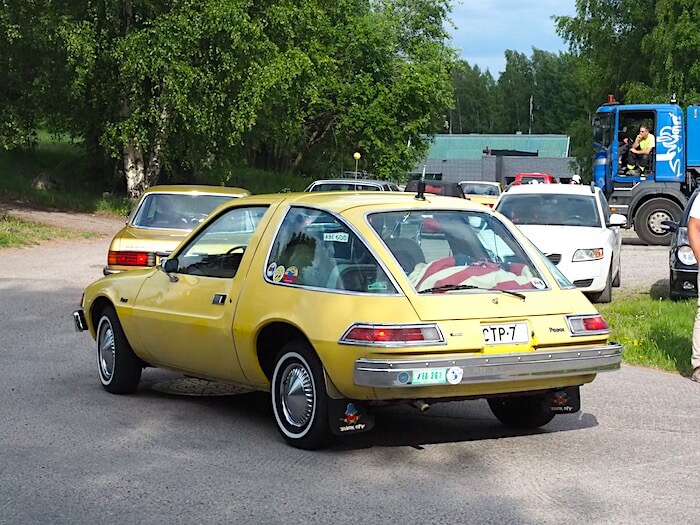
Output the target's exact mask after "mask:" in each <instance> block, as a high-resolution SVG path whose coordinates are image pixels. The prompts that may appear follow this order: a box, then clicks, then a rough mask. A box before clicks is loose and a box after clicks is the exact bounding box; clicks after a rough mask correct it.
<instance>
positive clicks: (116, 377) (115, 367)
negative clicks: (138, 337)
mask: <svg viewBox="0 0 700 525" xmlns="http://www.w3.org/2000/svg"><path fill="white" fill-rule="evenodd" d="M96 340H97V371H98V372H99V374H100V382H101V383H102V386H103V387H104V389H105V390H107V391H108V392H111V393H112V394H131V393H132V392H134V391H135V390H136V388H137V387H138V386H139V381H140V380H141V368H142V366H141V361H140V360H139V358H138V357H136V355H135V354H134V351H133V350H132V349H131V346H130V345H129V341H127V340H126V336H125V335H124V330H123V329H122V325H121V323H120V322H119V317H117V312H116V311H115V310H114V308H112V307H111V306H108V307H107V308H105V309H104V310H103V311H102V312H101V313H100V317H99V321H98V322H97V337H96Z"/></svg>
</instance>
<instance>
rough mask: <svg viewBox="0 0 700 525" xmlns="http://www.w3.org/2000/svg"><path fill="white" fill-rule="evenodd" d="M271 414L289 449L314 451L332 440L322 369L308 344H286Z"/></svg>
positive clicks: (277, 367)
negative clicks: (292, 447)
mask: <svg viewBox="0 0 700 525" xmlns="http://www.w3.org/2000/svg"><path fill="white" fill-rule="evenodd" d="M272 412H273V414H274V416H275V422H276V423H277V429H278V430H279V431H280V433H281V434H282V437H283V438H284V439H285V441H286V442H287V443H289V444H290V445H292V446H294V447H297V448H302V449H307V450H313V449H317V448H320V447H322V446H324V445H325V444H326V443H327V442H328V441H329V439H330V436H331V433H330V426H329V423H328V398H327V394H326V387H325V381H324V377H323V365H322V364H321V361H320V360H319V358H318V356H316V354H315V353H314V352H313V350H312V349H311V348H310V347H309V345H308V344H306V343H304V342H300V341H293V342H290V343H287V344H286V345H285V346H284V347H283V348H282V350H281V351H280V353H279V355H278V357H277V361H276V364H275V370H274V372H273V374H272Z"/></svg>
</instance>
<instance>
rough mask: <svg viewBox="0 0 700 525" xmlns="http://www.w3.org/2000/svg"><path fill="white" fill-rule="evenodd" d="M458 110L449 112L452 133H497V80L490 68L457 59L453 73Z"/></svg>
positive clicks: (449, 130)
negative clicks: (495, 98) (495, 103)
mask: <svg viewBox="0 0 700 525" xmlns="http://www.w3.org/2000/svg"><path fill="white" fill-rule="evenodd" d="M452 85H453V88H454V92H455V109H454V111H448V113H449V119H448V120H449V123H450V125H449V129H448V130H446V131H448V132H451V133H493V132H494V126H495V106H494V100H493V97H494V90H495V82H494V80H493V77H492V76H491V73H490V72H489V71H488V70H487V71H486V72H485V73H482V72H481V70H480V69H479V67H478V66H473V67H472V66H470V65H469V64H468V63H467V62H466V61H464V60H460V61H459V62H457V64H456V66H455V68H454V71H453V73H452Z"/></svg>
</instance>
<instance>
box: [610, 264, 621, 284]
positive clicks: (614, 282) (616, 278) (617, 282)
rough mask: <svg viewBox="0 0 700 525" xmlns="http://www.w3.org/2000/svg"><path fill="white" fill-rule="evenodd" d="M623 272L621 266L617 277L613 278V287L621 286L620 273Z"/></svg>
mask: <svg viewBox="0 0 700 525" xmlns="http://www.w3.org/2000/svg"><path fill="white" fill-rule="evenodd" d="M621 273H622V267H621V266H620V267H619V268H618V269H617V273H616V274H615V278H614V279H613V282H612V285H613V288H619V287H620V274H621Z"/></svg>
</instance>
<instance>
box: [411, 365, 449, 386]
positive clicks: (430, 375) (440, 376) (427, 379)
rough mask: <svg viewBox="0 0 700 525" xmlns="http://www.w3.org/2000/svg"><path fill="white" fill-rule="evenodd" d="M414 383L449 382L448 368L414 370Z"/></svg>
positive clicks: (433, 383) (435, 383)
mask: <svg viewBox="0 0 700 525" xmlns="http://www.w3.org/2000/svg"><path fill="white" fill-rule="evenodd" d="M411 383H412V384H414V385H441V384H445V383H447V368H427V369H425V370H414V371H413V378H412V381H411Z"/></svg>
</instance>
